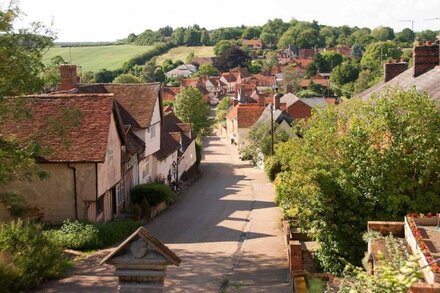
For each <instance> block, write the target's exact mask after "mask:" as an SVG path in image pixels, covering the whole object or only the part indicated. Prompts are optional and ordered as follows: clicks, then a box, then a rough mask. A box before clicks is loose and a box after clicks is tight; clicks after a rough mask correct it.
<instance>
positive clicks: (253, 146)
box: [240, 121, 289, 165]
mask: <svg viewBox="0 0 440 293" xmlns="http://www.w3.org/2000/svg"><path fill="white" fill-rule="evenodd" d="M270 128H271V126H270V121H268V123H257V124H256V125H254V126H252V128H251V130H250V131H249V134H248V140H249V144H247V145H246V146H245V147H244V148H243V149H242V150H241V151H240V154H241V155H242V157H243V158H245V159H246V160H250V161H251V162H252V163H253V164H254V165H255V164H257V163H258V162H259V161H260V160H261V159H264V158H262V157H261V155H263V157H266V156H269V155H270V154H271V150H272V146H271V145H272V137H271V133H270V132H271V130H270ZM288 139H289V134H288V133H287V132H286V131H285V130H283V129H282V128H281V127H279V126H278V124H276V123H275V125H274V144H277V143H281V142H285V141H287V140H288Z"/></svg>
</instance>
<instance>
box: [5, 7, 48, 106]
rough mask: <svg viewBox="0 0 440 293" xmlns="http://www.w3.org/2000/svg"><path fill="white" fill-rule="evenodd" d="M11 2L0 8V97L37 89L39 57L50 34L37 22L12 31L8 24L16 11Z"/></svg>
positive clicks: (40, 67) (41, 82)
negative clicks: (2, 8) (7, 6)
mask: <svg viewBox="0 0 440 293" xmlns="http://www.w3.org/2000/svg"><path fill="white" fill-rule="evenodd" d="M11 5H12V6H11V7H10V8H9V9H7V10H5V11H2V10H0V44H1V45H0V80H1V86H0V98H2V97H4V96H8V95H21V94H28V93H31V92H38V91H40V90H41V89H42V88H43V86H44V80H43V78H42V76H41V75H40V74H41V72H42V71H43V70H44V64H43V63H42V61H41V58H42V57H43V55H44V53H46V51H47V49H48V48H49V47H50V46H52V40H53V38H54V34H53V33H52V32H50V30H48V29H47V28H46V27H44V26H43V25H42V24H41V23H34V24H33V26H32V27H31V28H29V29H21V30H20V31H19V32H18V33H16V32H15V31H14V29H13V26H12V25H13V22H14V21H15V20H16V19H17V18H18V17H19V15H20V11H19V9H18V7H16V6H13V5H14V4H11Z"/></svg>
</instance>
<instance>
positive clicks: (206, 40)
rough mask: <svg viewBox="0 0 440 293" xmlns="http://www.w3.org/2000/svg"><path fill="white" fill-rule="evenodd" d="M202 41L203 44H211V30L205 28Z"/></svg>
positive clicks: (201, 37)
mask: <svg viewBox="0 0 440 293" xmlns="http://www.w3.org/2000/svg"><path fill="white" fill-rule="evenodd" d="M200 42H201V43H202V45H203V46H210V45H211V38H210V37H209V32H208V31H207V30H203V31H202V34H201V36H200Z"/></svg>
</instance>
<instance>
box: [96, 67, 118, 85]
mask: <svg viewBox="0 0 440 293" xmlns="http://www.w3.org/2000/svg"><path fill="white" fill-rule="evenodd" d="M115 77H116V74H115V72H113V71H112V70H108V69H101V70H99V71H98V72H97V73H96V74H95V82H98V83H111V82H112V81H113V79H115Z"/></svg>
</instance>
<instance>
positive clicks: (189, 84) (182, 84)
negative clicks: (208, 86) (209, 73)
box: [180, 78, 201, 87]
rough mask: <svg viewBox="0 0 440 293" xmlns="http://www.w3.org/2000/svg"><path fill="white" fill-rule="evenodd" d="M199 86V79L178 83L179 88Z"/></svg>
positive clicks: (186, 79) (189, 79) (185, 79)
mask: <svg viewBox="0 0 440 293" xmlns="http://www.w3.org/2000/svg"><path fill="white" fill-rule="evenodd" d="M199 84H201V80H200V78H184V79H182V80H181V81H180V86H181V87H187V86H194V87H195V86H197V85H199Z"/></svg>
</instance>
